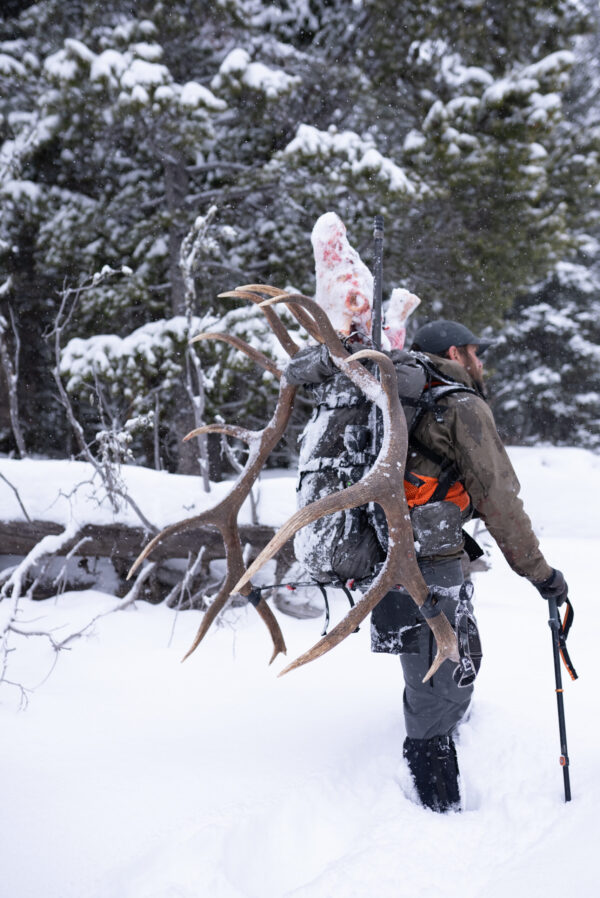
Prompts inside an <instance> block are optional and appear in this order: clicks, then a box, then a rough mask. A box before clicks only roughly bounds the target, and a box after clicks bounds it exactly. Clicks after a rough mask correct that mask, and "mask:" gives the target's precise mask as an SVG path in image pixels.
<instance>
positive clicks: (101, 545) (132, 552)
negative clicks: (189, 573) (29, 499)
mask: <svg viewBox="0 0 600 898" xmlns="http://www.w3.org/2000/svg"><path fill="white" fill-rule="evenodd" d="M63 530H64V527H62V526H61V525H60V524H56V523H54V522H52V521H0V555H27V554H28V553H29V552H30V551H31V550H32V549H33V547H34V546H36V545H37V544H38V543H39V542H40V540H41V539H43V538H44V537H45V536H49V535H55V534H58V533H62V532H63ZM274 533H275V530H274V528H273V527H267V526H264V525H261V524H257V525H252V524H247V525H244V526H241V527H240V536H241V540H242V544H243V545H248V546H249V547H250V555H251V556H252V557H255V556H256V555H258V554H259V552H260V551H261V550H262V549H263V548H264V547H265V546H266V545H267V543H268V542H269V540H270V539H271V538H272V536H273V534H274ZM149 539H150V535H149V534H148V533H147V532H146V531H145V530H144V529H143V528H142V527H127V526H126V525H124V524H86V525H85V526H84V527H82V528H81V530H80V531H79V533H78V534H77V538H76V539H73V540H72V541H70V542H65V543H64V545H63V546H62V547H61V549H60V553H59V554H60V555H67V554H68V553H69V552H70V551H71V549H72V548H73V546H74V545H75V544H76V543H80V545H79V547H78V549H77V555H78V556H84V557H88V558H89V557H97V558H110V559H111V560H113V561H117V562H120V563H129V562H130V561H132V560H133V559H134V558H136V557H137V556H138V555H139V553H140V552H141V551H142V549H143V548H144V546H145V545H146V543H147V542H148V540H149ZM82 540H85V541H84V542H82ZM203 546H204V555H203V562H204V563H205V564H208V563H209V562H211V561H215V560H217V559H219V558H224V557H225V551H224V548H223V540H222V538H221V535H220V534H219V531H218V530H217V529H216V528H215V527H207V526H204V527H198V528H196V529H195V530H189V531H187V532H185V533H178V534H175V535H174V536H172V537H166V538H165V539H164V540H163V541H161V542H160V543H159V545H157V547H156V548H155V549H154V551H153V553H152V560H153V561H157V562H160V561H165V560H167V559H171V558H187V557H188V555H189V553H190V552H192V553H197V552H199V550H200V549H201V548H202V547H203ZM279 560H280V561H281V562H283V563H285V564H292V562H293V560H294V555H293V549H292V546H291V543H290V544H288V545H286V546H284V549H283V550H282V553H281V556H280V559H279Z"/></svg>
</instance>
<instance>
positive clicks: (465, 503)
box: [404, 474, 471, 511]
mask: <svg viewBox="0 0 600 898" xmlns="http://www.w3.org/2000/svg"><path fill="white" fill-rule="evenodd" d="M414 476H415V477H417V478H418V479H419V480H422V481H423V483H422V484H421V485H420V486H414V485H413V484H412V483H409V482H408V480H405V481H404V492H405V493H406V501H407V502H408V507H409V508H413V506H415V505H425V503H426V502H429V500H430V499H431V497H432V496H433V494H434V493H435V491H436V489H437V486H438V483H439V480H438V478H437V477H427V476H426V475H425V474H415V475H414ZM444 501H445V502H454V504H455V505H458V507H459V508H460V510H461V511H465V509H467V508H468V507H469V503H470V502H471V499H470V497H469V494H468V492H467V491H466V489H465V488H464V486H463V485H462V483H461V482H460V481H459V480H457V481H456V483H453V484H451V485H450V487H449V489H448V492H447V493H446V495H445V496H444Z"/></svg>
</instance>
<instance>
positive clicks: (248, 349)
mask: <svg viewBox="0 0 600 898" xmlns="http://www.w3.org/2000/svg"><path fill="white" fill-rule="evenodd" d="M201 340H222V341H223V343H228V344H229V345H230V346H233V347H234V348H235V349H239V351H240V352H243V353H244V354H245V355H247V356H248V358H250V359H252V361H253V362H256V363H257V365H260V366H261V368H264V369H265V370H266V371H270V372H271V374H272V375H273V376H274V377H276V378H277V380H280V379H281V371H280V369H279V368H278V367H277V365H276V364H275V362H273V361H271V359H270V358H268V357H267V356H266V355H265V354H264V353H262V352H261V351H260V350H259V349H255V348H254V346H250V344H249V343H246V341H245V340H242V339H241V338H240V337H236V336H235V335H234V334H215V333H208V332H203V333H201V334H196V336H195V337H193V338H192V339H191V340H190V344H191V343H199V342H200V341H201Z"/></svg>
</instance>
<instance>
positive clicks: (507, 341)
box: [489, 262, 600, 451]
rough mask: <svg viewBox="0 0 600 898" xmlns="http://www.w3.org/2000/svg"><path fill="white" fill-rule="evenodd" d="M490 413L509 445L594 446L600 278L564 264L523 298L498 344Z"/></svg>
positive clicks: (598, 408)
mask: <svg viewBox="0 0 600 898" xmlns="http://www.w3.org/2000/svg"><path fill="white" fill-rule="evenodd" d="M489 362H490V364H491V365H492V366H494V367H495V369H496V370H495V374H494V376H493V377H492V378H491V380H490V389H491V394H492V399H493V407H494V415H495V417H496V421H497V422H498V427H499V429H500V430H501V432H502V434H503V436H504V437H505V438H506V439H507V440H508V441H509V442H511V443H516V444H521V445H528V446H536V445H539V443H547V444H549V445H557V446H572V445H577V446H583V447H584V448H586V449H592V450H594V451H598V450H599V449H600V275H599V274H598V272H597V271H594V269H592V268H590V267H588V266H584V265H578V264H574V263H569V262H563V263H560V264H559V265H557V267H556V271H555V272H554V274H553V275H552V276H551V277H550V278H548V279H547V280H546V281H545V282H544V283H543V284H540V285H539V286H538V287H537V288H536V289H533V290H532V291H531V292H530V293H529V294H528V295H527V296H526V297H523V298H522V299H521V300H520V301H519V302H518V303H517V304H516V305H515V308H514V309H513V311H512V312H511V314H510V316H509V319H508V322H507V324H506V326H505V327H504V329H503V331H502V333H501V335H500V337H499V339H498V342H497V344H496V346H495V347H494V348H493V349H490V350H489Z"/></svg>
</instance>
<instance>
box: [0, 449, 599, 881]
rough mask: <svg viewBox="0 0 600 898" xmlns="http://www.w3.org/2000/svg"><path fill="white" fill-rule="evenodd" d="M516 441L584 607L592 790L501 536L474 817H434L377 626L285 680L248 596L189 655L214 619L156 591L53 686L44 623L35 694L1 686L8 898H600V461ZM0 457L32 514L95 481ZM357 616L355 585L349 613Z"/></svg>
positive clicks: (581, 661) (575, 643)
mask: <svg viewBox="0 0 600 898" xmlns="http://www.w3.org/2000/svg"><path fill="white" fill-rule="evenodd" d="M511 455H512V458H513V460H514V462H515V465H516V467H517V470H518V472H519V474H520V477H521V480H522V483H523V493H524V496H525V501H526V505H527V507H528V509H529V511H530V514H531V516H532V518H533V520H534V523H535V527H536V530H537V532H538V533H539V535H540V537H541V540H542V545H543V548H544V551H545V552H546V555H547V557H548V559H549V561H550V562H551V563H552V564H553V565H555V566H557V567H560V568H562V569H563V570H564V572H565V574H566V576H567V579H568V582H569V584H570V587H571V597H572V600H573V603H574V606H575V610H576V618H575V623H574V626H573V630H572V633H571V636H570V638H569V648H570V652H571V656H572V659H573V662H574V664H575V666H576V668H577V671H578V673H579V676H580V679H579V680H577V682H575V683H572V682H571V681H570V680H569V679H568V677H567V676H566V674H565V675H564V677H565V703H566V715H567V731H568V737H569V750H570V756H571V781H572V790H573V800H572V802H571V803H570V804H565V803H564V800H563V782H562V771H561V768H560V767H559V763H558V757H559V753H560V747H559V739H558V725H557V715H556V699H555V694H554V671H553V663H552V649H551V642H550V632H549V629H548V626H547V623H546V621H547V609H546V605H545V603H544V602H543V601H542V599H541V598H540V597H539V596H538V594H537V593H536V592H535V590H534V589H533V588H532V587H531V586H530V585H529V584H528V583H526V582H525V581H523V580H521V579H520V578H518V577H517V576H516V575H514V574H513V573H512V572H511V571H510V570H509V568H508V567H507V565H506V563H505V562H504V560H503V559H502V557H501V556H500V555H499V553H498V551H497V550H496V549H495V548H494V549H493V550H492V569H491V570H490V571H488V572H485V573H480V574H477V575H476V577H475V581H476V608H477V614H478V618H479V623H480V629H481V632H482V638H483V643H484V653H485V658H484V665H483V668H482V671H481V673H480V676H479V678H478V685H477V690H476V695H475V700H474V703H473V706H472V711H471V715H470V717H469V719H468V721H467V722H466V723H465V724H464V725H463V727H462V730H461V732H460V737H459V744H458V751H459V761H460V765H461V770H462V774H463V780H464V792H465V804H466V808H465V811H464V813H462V814H450V815H446V816H440V815H435V814H433V813H431V812H429V811H426V810H424V809H422V808H421V807H418V806H417V805H416V804H414V803H413V801H412V800H411V797H410V786H409V783H408V780H407V772H406V769H405V766H404V764H403V761H402V758H401V753H402V741H403V738H404V725H403V720H402V679H401V675H400V665H399V662H398V659H397V658H394V657H389V656H383V655H371V654H370V652H369V645H368V627H367V626H366V625H363V627H362V628H361V630H360V632H359V633H358V634H356V635H353V636H351V637H349V638H348V639H347V640H346V641H345V643H343V644H342V645H341V646H340V647H338V648H337V649H336V650H335V651H333V652H331V653H330V654H329V655H326V656H325V657H323V658H322V659H320V660H318V661H316V662H315V663H313V664H311V665H308V666H307V667H304V668H302V669H300V670H298V671H295V672H293V673H292V674H290V675H289V676H286V677H284V678H282V679H278V678H277V676H276V674H277V672H278V670H280V669H281V668H282V667H283V664H284V662H283V661H281V662H280V661H279V660H278V661H276V662H275V663H274V665H273V666H272V667H269V666H268V665H267V661H268V658H269V655H270V645H269V638H268V634H267V632H266V630H265V628H264V626H263V624H262V622H261V621H260V620H259V619H258V617H257V615H256V613H255V612H254V610H253V609H252V608H249V609H239V608H237V609H232V610H231V611H230V612H228V613H227V614H226V616H225V619H224V620H223V622H222V624H221V626H218V627H214V628H213V630H212V631H211V632H210V633H209V635H208V637H207V638H206V640H205V641H204V643H203V644H202V645H201V646H200V648H199V649H198V650H197V652H196V653H195V654H194V655H193V656H192V657H191V658H190V659H189V660H188V661H186V663H185V664H183V665H181V664H180V663H179V662H180V658H181V657H182V655H183V654H184V652H185V650H186V649H187V648H188V647H189V644H190V643H191V641H192V638H193V635H194V633H195V631H196V628H197V626H198V624H199V622H200V617H201V615H200V613H198V612H185V613H181V614H179V615H178V616H176V615H175V613H174V612H173V611H171V610H169V609H167V608H164V607H162V606H158V607H156V606H154V607H153V606H150V605H147V604H144V603H138V604H137V605H135V606H132V607H129V608H127V609H125V610H123V611H121V612H119V613H115V614H108V615H106V616H103V617H101V618H99V619H98V621H97V622H96V624H95V625H94V627H93V628H92V629H91V630H90V631H89V633H88V635H86V636H84V637H83V638H81V639H79V640H76V641H74V642H73V643H71V645H70V649H69V650H68V651H64V652H62V653H61V654H60V656H59V657H58V659H57V663H56V666H55V668H54V670H53V671H52V673H51V675H50V676H49V677H48V678H47V679H45V680H44V678H45V676H46V674H47V672H48V670H49V668H50V666H51V664H52V663H53V661H54V660H55V659H54V656H53V652H52V649H51V648H50V647H49V646H48V645H46V644H45V643H44V642H43V641H42V640H39V639H35V640H34V639H32V640H29V641H28V642H27V643H26V644H25V645H23V646H19V649H18V652H16V653H14V654H13V655H12V656H11V675H12V677H13V678H15V679H19V680H20V681H21V682H22V683H23V684H24V685H25V686H27V687H34V686H36V685H37V689H36V690H35V692H34V693H33V694H32V696H31V698H30V701H29V705H28V708H27V710H25V711H23V712H18V711H17V710H16V705H17V703H18V702H17V694H16V690H14V689H11V688H10V687H6V686H5V687H4V688H0V721H1V723H0V725H1V728H2V739H1V740H0V767H1V769H2V772H3V776H2V780H3V786H2V816H1V822H0V870H1V881H2V894H3V895H6V896H11V898H34V896H35V898H39V896H44V898H83V896H85V898H204V896H207V898H208V896H210V898H284V896H286V898H291V896H294V898H334V896H335V898H367V896H369V898H371V896H377V898H399V896H407V898H408V896H410V898H434V896H435V898H439V896H440V895H449V896H460V898H481V896H485V898H509V896H510V898H520V896H523V898H542V896H543V898H559V896H560V898H563V896H564V895H571V896H573V898H592V896H594V898H595V896H596V895H597V894H598V889H599V883H598V879H599V877H598V872H597V871H598V864H597V857H596V855H597V843H598V838H599V836H600V827H599V826H598V807H599V806H600V698H599V690H598V686H597V682H598V676H599V674H598V671H597V668H596V651H597V642H598V640H597V633H598V631H599V627H600V605H599V603H598V589H597V585H596V584H597V573H596V570H597V564H596V559H597V557H598V556H599V555H600V501H599V500H600V459H599V458H598V457H597V456H593V455H591V454H589V453H586V452H584V451H582V450H575V449H539V450H534V449H516V450H512V451H511ZM69 470H71V473H72V475H73V476H71V475H70V474H69V473H68V472H69ZM0 473H2V474H4V476H5V477H6V478H8V479H9V480H10V481H11V483H13V485H15V486H16V487H18V489H19V492H20V495H21V498H22V500H23V502H24V504H25V506H26V508H27V509H28V512H29V514H30V515H31V516H32V517H37V518H41V517H44V516H46V517H47V518H48V519H54V520H59V518H58V517H57V507H58V506H57V505H54V506H53V507H51V506H52V503H53V502H54V499H55V496H56V492H57V490H58V488H59V487H60V486H62V488H63V492H65V493H67V492H69V489H70V488H69V482H71V483H74V482H76V481H77V479H78V478H80V476H81V471H80V470H78V471H77V472H76V473H74V469H73V468H72V467H71V468H69V463H63V462H41V461H38V462H33V461H32V462H18V461H9V460H6V459H2V460H0ZM127 476H128V478H129V477H131V478H133V479H136V478H139V480H140V484H141V486H140V493H139V496H140V501H141V500H142V499H145V500H146V501H147V502H148V503H151V506H150V505H149V506H148V507H147V508H144V511H145V512H146V513H147V514H148V516H149V517H150V518H151V519H153V520H155V521H156V523H158V524H163V523H166V522H167V520H170V519H177V517H178V516H180V506H178V505H177V503H178V502H181V503H183V504H184V505H187V506H188V507H189V505H190V504H191V501H193V502H194V503H195V505H196V508H195V509H194V511H195V510H197V509H198V508H199V507H200V506H201V504H202V502H203V498H202V497H201V494H200V490H199V487H198V486H197V485H194V487H193V490H190V482H189V481H185V483H184V486H183V487H182V492H181V494H178V492H177V483H178V482H179V479H178V478H169V479H168V481H167V478H165V477H164V475H157V474H154V473H153V472H140V471H139V470H138V471H135V470H129V471H127ZM147 478H150V479H151V480H152V485H153V486H152V491H148V484H149V482H150V481H149V480H147ZM181 480H185V479H181ZM198 494H200V495H198ZM0 497H1V499H2V502H1V510H0V515H1V516H2V517H3V518H4V519H11V518H14V517H17V516H20V515H21V512H20V510H19V508H18V505H13V504H12V503H13V501H14V495H13V494H12V493H11V491H10V490H9V488H8V487H7V485H6V484H5V483H4V482H3V481H1V480H0ZM190 497H192V498H190ZM64 501H65V503H66V500H64ZM79 501H80V500H79V499H76V500H74V501H72V502H71V503H70V504H69V503H66V504H65V505H64V506H63V507H64V509H67V507H71V506H73V507H74V508H75V509H76V508H77V507H79V508H81V506H77V503H78V502H79ZM293 501H294V500H293V484H292V482H291V480H290V479H289V478H285V477H276V476H271V477H270V478H269V479H268V480H266V481H265V483H264V485H263V487H262V505H263V514H262V518H263V520H264V521H265V523H267V522H268V523H278V522H279V521H280V520H281V517H282V515H283V514H284V513H285V511H286V508H288V509H289V508H290V506H291V505H292V503H293ZM89 507H90V506H88V508H87V511H88V512H89ZM181 507H183V505H181ZM61 513H62V512H61ZM186 513H188V514H189V513H190V512H189V511H188V512H185V511H184V512H183V514H186ZM192 513H193V512H192ZM67 517H68V515H67V511H66V510H65V511H64V516H63V518H60V519H61V520H64V521H65V523H66V521H67ZM0 551H1V547H0ZM116 604H117V600H116V599H115V598H114V597H111V596H109V595H106V594H103V593H100V592H84V593H69V594H66V595H63V596H61V597H60V598H58V599H49V600H47V601H45V602H41V603H40V602H38V603H33V602H29V601H24V602H23V603H22V608H23V617H24V619H26V620H29V621H33V620H35V621H36V626H37V627H39V628H40V629H42V628H53V629H54V628H56V633H57V634H59V635H67V634H68V633H70V632H72V631H73V630H77V629H79V628H81V627H82V626H83V625H84V624H85V623H87V622H88V621H89V620H90V619H91V618H92V617H93V616H94V615H96V614H99V613H100V612H103V611H108V610H110V609H112V608H114V607H115V605H116ZM344 610H345V608H344V604H343V602H342V601H340V600H338V599H336V600H335V603H334V608H333V615H334V616H337V617H339V615H340V614H342V613H343V612H344ZM279 619H280V623H281V626H282V629H283V631H284V634H285V636H286V639H287V642H288V659H289V658H293V657H295V656H296V655H297V654H298V653H299V652H300V651H301V650H303V649H305V648H306V647H308V646H309V645H310V644H312V643H313V642H315V641H316V640H317V638H318V637H319V633H320V628H321V621H319V620H307V621H298V620H294V619H292V618H289V617H284V616H281V615H280V616H279ZM38 684H39V685H38Z"/></svg>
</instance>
